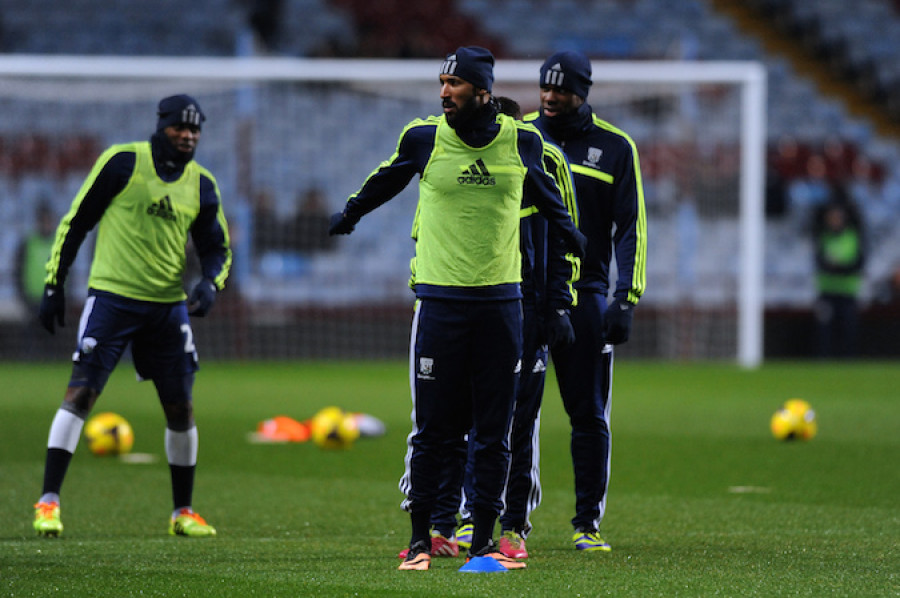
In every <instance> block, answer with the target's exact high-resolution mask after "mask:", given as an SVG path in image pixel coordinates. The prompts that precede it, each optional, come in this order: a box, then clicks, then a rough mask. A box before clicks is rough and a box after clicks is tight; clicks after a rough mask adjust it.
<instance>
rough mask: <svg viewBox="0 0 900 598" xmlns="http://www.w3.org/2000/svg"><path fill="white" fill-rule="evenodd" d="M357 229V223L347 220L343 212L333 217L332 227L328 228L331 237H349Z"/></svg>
mask: <svg viewBox="0 0 900 598" xmlns="http://www.w3.org/2000/svg"><path fill="white" fill-rule="evenodd" d="M354 228H356V223H355V222H352V221H351V220H350V219H349V218H347V217H346V216H345V215H344V213H343V212H336V213H334V214H332V215H331V226H329V227H328V234H329V235H349V234H350V233H352V232H353V229H354Z"/></svg>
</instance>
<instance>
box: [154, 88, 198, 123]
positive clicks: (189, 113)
mask: <svg viewBox="0 0 900 598" xmlns="http://www.w3.org/2000/svg"><path fill="white" fill-rule="evenodd" d="M156 114H157V116H159V120H158V121H156V130H157V131H162V130H163V129H165V128H166V127H169V126H172V125H180V124H182V123H184V124H187V125H194V126H196V127H200V125H201V124H202V123H203V121H205V120H206V115H205V114H203V110H201V109H200V104H199V103H198V102H197V100H195V99H194V98H192V97H191V96H189V95H185V94H181V95H177V96H169V97H167V98H163V99H161V100H160V101H159V108H158V109H157V110H156Z"/></svg>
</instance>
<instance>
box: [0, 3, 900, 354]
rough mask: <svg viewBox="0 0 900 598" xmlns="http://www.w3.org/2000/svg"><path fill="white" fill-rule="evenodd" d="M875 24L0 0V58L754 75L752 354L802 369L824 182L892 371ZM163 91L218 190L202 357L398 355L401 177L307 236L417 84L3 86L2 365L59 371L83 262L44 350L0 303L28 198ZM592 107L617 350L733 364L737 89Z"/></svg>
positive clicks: (886, 37) (402, 112) (890, 255)
mask: <svg viewBox="0 0 900 598" xmlns="http://www.w3.org/2000/svg"><path fill="white" fill-rule="evenodd" d="M897 31H900V2H896V1H895V0H858V1H857V2H853V3H850V2H846V1H845V0H817V1H816V2H808V1H804V0H746V1H742V2H738V1H734V0H679V1H678V2H666V1H664V0H430V1H422V2H401V1H399V0H382V1H380V2H371V1H370V0H369V1H362V0H332V1H326V0H268V1H266V0H244V1H239V0H197V1H195V2H192V3H190V7H189V8H187V9H185V7H184V3H182V2H176V1H175V0H158V1H157V2H153V3H146V2H134V1H133V0H72V1H71V2H68V3H66V5H65V7H61V5H59V4H58V3H56V2H52V1H51V0H32V1H31V2H27V3H23V2H14V1H12V0H0V52H3V53H4V54H6V55H8V56H13V57H14V56H25V55H31V56H35V57H37V58H44V59H45V60H46V62H47V63H52V62H53V61H54V60H55V59H56V60H59V59H60V57H61V56H92V57H107V56H109V57H113V56H114V57H122V56H132V57H169V58H178V57H191V58H202V57H231V56H243V57H246V56H254V57H265V58H273V59H277V58H296V57H307V58H390V59H405V60H410V61H411V60H413V59H427V60H430V61H432V62H434V61H435V60H437V59H438V58H440V57H442V56H443V55H444V54H445V53H447V52H449V51H452V50H453V49H455V48H456V47H457V46H459V45H483V46H486V47H488V48H490V49H492V51H494V53H495V55H496V56H497V57H498V58H499V59H526V60H536V61H540V60H542V59H543V58H544V57H545V56H547V55H548V54H550V53H551V52H553V51H555V50H559V49H579V50H582V51H584V52H585V53H586V54H588V55H589V56H590V57H591V58H592V59H593V60H594V63H595V65H596V64H598V63H600V62H602V61H608V60H609V61H612V60H614V61H659V60H671V61H681V62H697V61H755V62H758V63H760V64H762V65H763V66H764V67H765V70H766V73H767V79H768V96H767V99H766V114H767V122H766V135H765V146H766V151H765V154H766V155H765V172H766V177H765V179H766V180H765V201H764V203H765V231H766V232H765V243H764V246H765V252H764V258H763V262H764V273H763V277H764V283H763V286H764V288H763V290H762V297H763V301H764V308H765V310H764V319H763V328H764V329H763V331H762V332H763V333H764V334H763V338H764V355H765V357H766V358H783V357H790V358H795V357H808V356H811V355H813V353H814V347H813V346H812V342H813V341H812V339H813V332H812V331H813V327H814V314H813V301H814V299H815V287H814V260H813V246H812V236H811V222H810V213H811V210H812V209H813V208H814V207H815V205H816V203H817V202H819V201H821V197H822V195H823V186H825V185H835V184H836V185H840V186H842V187H843V188H844V189H846V191H847V192H848V193H849V194H850V196H851V197H852V198H853V200H854V201H855V202H856V203H857V205H858V207H859V209H860V211H861V213H862V216H863V219H864V222H865V225H866V234H867V251H868V263H867V267H866V271H865V276H864V285H863V291H862V295H861V301H862V305H863V313H862V316H863V317H862V327H861V333H862V334H861V339H862V342H861V347H860V349H861V355H862V356H865V357H886V356H895V355H897V354H900V343H898V342H897V340H896V339H897V338H900V318H898V315H900V241H898V240H897V239H898V233H900V230H898V227H900V218H898V216H900V146H898V143H897V142H898V139H900V124H898V123H900V66H898V65H900V38H898V37H897V35H896V32H897ZM0 59H2V56H0ZM434 64H437V63H436V62H435V63H434ZM435 69H436V67H435ZM435 73H436V70H435ZM435 78H436V75H435ZM534 78H535V81H534V83H533V84H532V85H528V86H522V87H520V88H509V89H507V90H503V89H502V88H500V89H501V90H502V92H503V93H506V94H507V95H512V96H513V97H514V98H515V99H517V100H519V101H520V102H521V103H522V104H523V106H524V107H525V108H526V109H535V108H536V106H537V70H536V69H535V77H534ZM498 83H499V84H502V81H499V80H498ZM385 87H390V88H391V89H385ZM180 92H187V93H191V94H193V95H195V96H196V97H197V98H198V99H199V100H200V102H201V104H202V106H203V108H204V110H205V112H206V113H207V114H208V115H209V116H210V120H209V121H208V123H207V124H208V126H207V128H206V129H205V130H204V136H203V140H202V141H201V145H200V149H199V152H198V161H200V162H201V163H203V164H204V165H206V166H208V167H209V168H210V169H211V170H212V172H213V173H214V174H215V175H216V176H217V178H218V180H219V183H220V185H221V187H222V191H223V196H224V201H225V206H226V215H227V216H228V218H229V221H230V224H231V226H232V234H233V244H234V250H235V265H234V270H233V274H232V278H231V281H230V284H229V287H228V289H227V290H226V291H225V292H224V293H223V294H222V296H221V297H220V298H219V302H218V304H217V307H216V310H215V311H214V312H213V315H212V316H211V318H208V319H207V320H205V321H198V322H197V324H196V328H197V335H198V338H199V339H200V351H201V356H202V358H204V359H208V358H216V359H218V358H221V359H243V358H248V359H252V358H261V359H281V358H396V357H402V356H404V355H405V353H406V349H407V344H408V341H407V336H408V331H409V320H410V315H411V306H412V295H411V293H410V292H409V290H408V289H407V288H406V278H407V272H408V270H407V261H408V259H409V257H410V256H411V253H412V243H411V241H409V236H408V234H409V226H410V222H411V218H412V212H413V210H414V201H415V199H414V197H415V194H414V187H415V185H412V186H411V188H410V189H409V190H407V192H405V193H404V196H401V197H406V198H407V199H400V198H398V200H396V201H394V202H392V203H391V204H388V205H387V206H384V207H383V208H380V209H379V210H377V211H376V212H374V213H373V214H372V215H370V216H369V217H368V218H367V219H366V220H365V221H364V222H363V223H362V224H361V225H360V226H359V227H358V229H357V231H356V232H355V233H354V234H353V235H352V236H351V237H349V238H341V239H338V240H335V239H330V238H328V237H327V234H326V224H325V222H326V221H327V214H328V213H330V212H332V211H335V210H337V209H339V208H340V207H341V205H342V204H343V202H344V201H345V200H346V197H347V196H348V195H349V194H350V193H352V192H353V191H355V190H356V189H357V188H358V186H359V184H360V183H361V182H362V180H363V179H364V177H365V176H366V175H367V174H368V173H369V172H370V171H371V170H372V169H373V168H375V167H376V166H377V164H378V163H379V162H380V161H381V160H383V159H385V158H387V157H388V156H389V155H390V153H391V152H392V151H393V148H394V144H395V142H396V139H397V135H398V134H399V131H400V128H401V127H402V125H403V124H405V123H406V122H408V121H409V120H410V119H412V118H414V117H423V116H426V115H427V114H431V113H435V112H436V111H437V108H438V101H437V99H436V88H435V86H434V85H430V86H427V87H422V86H410V87H407V86H402V85H391V86H378V85H377V84H374V85H372V84H369V85H355V86H353V85H350V86H348V85H343V86H338V85H334V84H329V83H308V84H299V83H297V82H284V81H282V82H273V83H271V84H269V83H267V84H265V85H248V86H243V87H241V86H238V87H237V88H236V87H235V86H234V85H231V86H223V85H222V84H221V83H216V82H209V81H196V82H195V81H191V80H190V79H178V80H175V81H173V80H155V79H146V80H130V79H129V80H125V79H123V80H120V81H111V80H108V79H99V78H98V80H96V81H93V82H92V81H88V80H77V81H76V80H67V79H65V78H60V77H53V78H45V79H35V78H22V77H16V76H3V77H0V110H2V112H3V114H4V118H3V119H2V121H0V206H2V210H3V214H4V219H5V224H4V225H3V227H2V228H0V255H2V259H0V340H2V343H0V358H2V359H6V360H12V359H34V360H43V359H52V360H58V359H60V357H61V356H63V355H66V354H67V351H69V350H71V348H72V337H73V335H74V330H75V325H76V323H77V314H78V312H79V310H80V300H81V299H83V287H84V284H83V282H84V280H85V277H86V274H87V272H86V270H87V264H88V258H89V255H88V254H89V250H88V248H87V247H85V249H84V250H83V251H82V255H81V256H80V258H79V262H78V265H77V267H76V269H75V272H74V274H73V279H72V280H71V281H70V284H69V287H68V288H69V295H70V297H71V301H70V303H71V306H70V307H71V314H70V315H69V317H68V319H67V322H68V327H67V328H66V329H64V330H65V334H61V335H60V334H57V335H56V336H55V337H53V338H51V337H49V336H48V335H46V334H45V333H44V332H43V331H42V330H40V329H39V327H38V325H37V323H36V318H35V316H34V309H33V306H31V307H29V306H28V305H27V303H26V302H24V301H23V300H22V299H21V298H20V296H19V294H18V293H17V274H16V272H17V269H16V253H17V248H18V246H19V244H20V242H21V241H22V240H23V239H24V238H25V237H26V236H27V235H28V234H29V233H31V232H32V231H34V230H36V229H37V227H38V222H37V220H38V209H37V208H38V206H40V205H47V206H48V207H49V208H50V210H51V212H53V214H54V219H56V220H58V218H59V217H60V216H61V215H62V214H63V213H64V211H65V210H66V209H67V208H68V205H69V203H70V201H71V199H72V197H73V196H74V194H75V193H76V192H77V190H78V187H79V185H80V184H81V182H82V180H83V178H84V176H85V175H86V173H87V171H88V170H89V168H90V166H91V164H92V163H93V160H94V159H95V158H96V156H97V155H98V154H99V152H100V151H101V150H102V149H103V148H105V147H106V146H107V145H109V144H111V143H116V142H122V141H130V140H133V139H143V138H146V137H147V136H148V135H149V133H150V132H151V130H152V127H153V125H154V122H155V118H154V116H153V112H152V111H153V109H154V108H155V102H156V101H157V100H158V99H159V98H160V97H162V96H163V95H167V94H168V93H180ZM589 102H590V103H591V104H592V105H593V106H594V108H595V110H596V112H598V114H599V115H600V116H601V118H604V119H606V120H609V121H610V122H612V123H613V124H615V125H617V126H620V127H621V128H623V129H624V130H626V131H627V132H628V133H630V134H631V135H632V136H633V137H634V138H635V141H636V142H637V145H638V148H639V151H640V154H641V161H642V168H643V174H644V182H645V193H646V202H647V210H648V215H649V222H650V239H649V247H650V249H649V262H648V291H647V295H646V297H645V299H644V300H643V301H642V303H641V307H640V308H639V311H638V316H637V324H636V327H635V333H634V334H635V336H634V338H633V341H632V342H630V343H629V344H628V345H625V346H623V348H622V353H621V354H622V355H625V356H632V357H652V358H666V359H688V360H690V359H709V358H733V357H734V355H735V351H736V350H735V344H736V339H735V330H736V325H735V320H736V318H737V316H736V310H735V304H736V303H737V301H738V297H737V296H736V295H737V293H738V290H739V288H738V285H737V284H736V282H735V281H736V279H737V276H738V273H737V269H738V263H737V254H738V252H739V249H740V248H739V247H738V245H737V243H738V241H737V240H738V236H737V230H738V217H737V216H738V199H737V196H738V186H739V168H740V151H739V144H738V141H739V136H740V118H741V115H740V113H739V111H738V109H737V107H738V105H739V101H738V99H737V97H736V88H735V87H733V86H732V87H729V86H727V85H695V86H680V87H679V86H669V87H665V86H652V85H651V86H647V85H645V86H643V87H640V86H604V85H603V84H602V82H601V81H595V86H594V88H593V90H592V93H591V97H590V98H589ZM323 218H324V219H325V220H324V221H323Z"/></svg>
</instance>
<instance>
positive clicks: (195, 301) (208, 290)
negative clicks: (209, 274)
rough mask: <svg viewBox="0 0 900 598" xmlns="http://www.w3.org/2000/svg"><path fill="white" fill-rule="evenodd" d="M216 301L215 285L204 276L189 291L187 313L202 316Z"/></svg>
mask: <svg viewBox="0 0 900 598" xmlns="http://www.w3.org/2000/svg"><path fill="white" fill-rule="evenodd" d="M215 302H216V285H214V284H213V282H212V281H211V280H209V279H208V278H204V279H203V280H201V281H200V282H198V283H197V285H196V286H195V287H194V290H193V291H191V297H190V299H188V314H190V315H192V316H197V317H198V318H202V317H203V316H205V315H206V314H208V313H209V310H210V309H212V306H213V303H215Z"/></svg>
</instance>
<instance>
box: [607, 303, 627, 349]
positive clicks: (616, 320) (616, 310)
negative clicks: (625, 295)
mask: <svg viewBox="0 0 900 598" xmlns="http://www.w3.org/2000/svg"><path fill="white" fill-rule="evenodd" d="M633 318H634V304H633V303H629V302H628V301H620V300H619V299H613V300H612V303H610V304H609V306H608V307H607V308H606V311H605V312H603V341H604V342H607V343H609V344H611V345H619V344H622V343H624V342H625V341H627V340H628V336H629V335H630V334H631V320H632V319H633Z"/></svg>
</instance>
